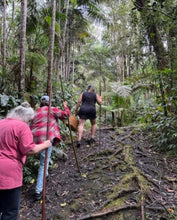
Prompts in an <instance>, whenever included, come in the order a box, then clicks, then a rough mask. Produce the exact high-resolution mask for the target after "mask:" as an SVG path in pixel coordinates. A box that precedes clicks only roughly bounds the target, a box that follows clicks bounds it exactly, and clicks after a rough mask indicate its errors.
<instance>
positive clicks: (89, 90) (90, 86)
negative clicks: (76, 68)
mask: <svg viewBox="0 0 177 220" xmlns="http://www.w3.org/2000/svg"><path fill="white" fill-rule="evenodd" d="M87 92H95V88H94V86H93V85H89V86H88V87H87Z"/></svg>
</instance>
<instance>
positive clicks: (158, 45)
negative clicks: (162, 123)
mask: <svg viewBox="0 0 177 220" xmlns="http://www.w3.org/2000/svg"><path fill="white" fill-rule="evenodd" d="M148 2H149V1H148V0H136V1H135V6H136V8H137V9H138V11H139V12H140V14H141V18H142V20H143V22H144V24H145V25H144V26H145V27H146V32H147V34H148V38H149V41H150V44H151V45H152V46H153V48H154V52H155V54H156V58H157V68H158V70H164V69H165V68H167V67H168V59H167V56H166V50H165V48H164V45H163V42H162V39H161V36H160V33H159V31H158V27H157V25H156V22H155V20H154V17H153V16H152V13H149V10H148ZM159 85H160V92H161V97H162V104H163V108H164V115H165V116H167V107H166V100H165V94H164V89H163V82H162V74H161V73H160V74H159Z"/></svg>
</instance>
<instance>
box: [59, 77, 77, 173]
mask: <svg viewBox="0 0 177 220" xmlns="http://www.w3.org/2000/svg"><path fill="white" fill-rule="evenodd" d="M60 83H61V91H62V96H63V101H64V100H65V96H64V90H63V83H62V79H61V75H60ZM67 120H68V127H69V133H70V138H71V143H72V147H73V151H74V156H75V159H76V164H77V168H78V171H79V173H81V170H80V166H79V162H78V159H77V154H76V149H75V146H74V141H73V136H72V132H71V125H70V121H69V117H68V118H67Z"/></svg>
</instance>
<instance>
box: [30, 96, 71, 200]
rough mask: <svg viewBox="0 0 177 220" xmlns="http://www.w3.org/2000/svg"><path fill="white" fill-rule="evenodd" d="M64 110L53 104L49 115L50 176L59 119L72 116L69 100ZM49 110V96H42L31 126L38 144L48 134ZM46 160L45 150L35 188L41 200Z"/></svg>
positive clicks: (57, 139) (58, 135) (58, 129)
mask: <svg viewBox="0 0 177 220" xmlns="http://www.w3.org/2000/svg"><path fill="white" fill-rule="evenodd" d="M63 106H64V110H61V109H58V108H56V107H53V106H51V109H50V117H49V140H50V141H51V147H50V148H48V158H47V173H46V176H47V177H48V166H49V161H50V156H51V152H52V146H54V145H56V144H57V143H60V141H61V136H60V128H59V125H58V119H60V120H63V119H65V118H67V117H69V116H70V110H69V108H68V107H67V102H66V101H65V102H63ZM48 110H49V96H46V95H45V96H42V97H41V99H40V108H39V109H38V110H37V111H36V114H35V117H34V118H33V120H32V121H31V125H30V128H31V130H32V133H33V137H34V142H35V143H36V144H37V143H38V144H39V143H42V142H43V141H44V140H46V136H47V120H48ZM44 162H45V151H42V152H41V154H40V165H39V170H38V176H37V183H36V189H35V199H36V200H40V199H41V198H42V190H43V176H44Z"/></svg>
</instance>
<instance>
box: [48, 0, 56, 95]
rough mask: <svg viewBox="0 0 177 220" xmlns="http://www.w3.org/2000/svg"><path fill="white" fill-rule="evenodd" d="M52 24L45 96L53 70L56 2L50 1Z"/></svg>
mask: <svg viewBox="0 0 177 220" xmlns="http://www.w3.org/2000/svg"><path fill="white" fill-rule="evenodd" d="M51 2H52V5H51V6H52V23H51V27H50V48H49V62H48V81H47V94H49V93H50V91H51V79H52V69H53V54H54V53H53V51H54V42H55V13H56V0H52V1H51Z"/></svg>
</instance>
